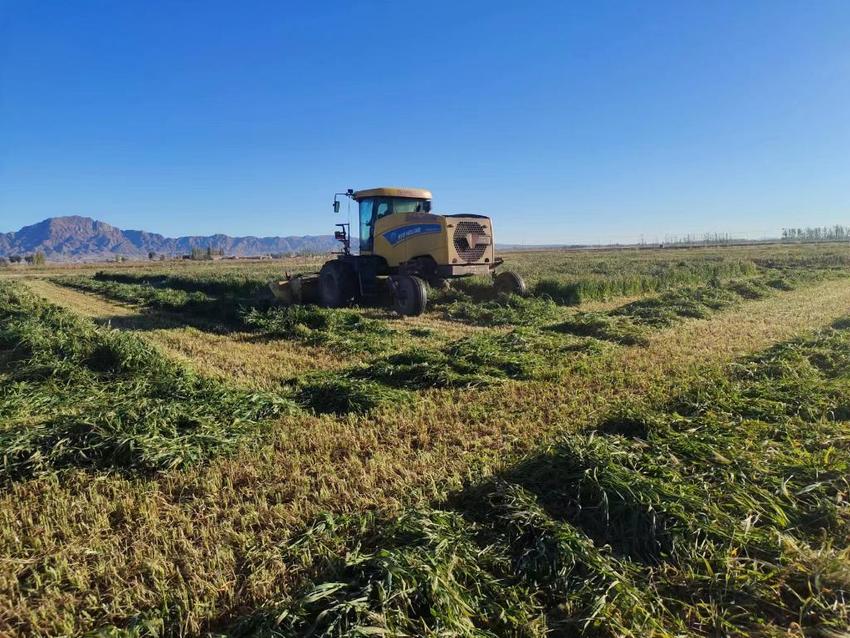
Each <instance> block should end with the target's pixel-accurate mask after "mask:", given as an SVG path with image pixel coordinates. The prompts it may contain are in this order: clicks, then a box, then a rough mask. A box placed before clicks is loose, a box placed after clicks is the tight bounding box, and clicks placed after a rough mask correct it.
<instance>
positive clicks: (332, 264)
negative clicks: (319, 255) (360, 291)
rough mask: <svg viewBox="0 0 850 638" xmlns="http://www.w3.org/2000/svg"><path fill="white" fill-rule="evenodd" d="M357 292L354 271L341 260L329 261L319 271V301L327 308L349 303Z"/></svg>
mask: <svg viewBox="0 0 850 638" xmlns="http://www.w3.org/2000/svg"><path fill="white" fill-rule="evenodd" d="M355 293H356V286H355V279H354V272H353V271H352V269H351V268H350V267H349V266H348V265H347V264H344V263H342V262H341V261H328V262H325V265H324V266H322V269H321V270H320V271H319V301H320V302H321V304H322V305H323V306H324V307H325V308H339V307H341V306H346V305H348V304H349V303H350V302H351V300H352V299H353V298H354V295H355Z"/></svg>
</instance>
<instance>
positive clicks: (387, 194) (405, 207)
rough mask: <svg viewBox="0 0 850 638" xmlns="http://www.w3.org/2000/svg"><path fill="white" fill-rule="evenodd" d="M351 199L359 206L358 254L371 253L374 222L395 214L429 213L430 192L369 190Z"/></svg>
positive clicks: (415, 189)
mask: <svg viewBox="0 0 850 638" xmlns="http://www.w3.org/2000/svg"><path fill="white" fill-rule="evenodd" d="M351 198H352V199H354V201H356V202H357V203H358V204H359V206H360V254H361V255H362V254H364V253H369V252H372V249H373V246H374V232H373V231H374V229H375V222H377V221H378V220H379V219H380V218H381V217H386V216H387V215H393V214H396V213H429V212H431V191H426V190H422V189H419V188H370V189H369V190H362V191H356V192H354V193H352V194H351Z"/></svg>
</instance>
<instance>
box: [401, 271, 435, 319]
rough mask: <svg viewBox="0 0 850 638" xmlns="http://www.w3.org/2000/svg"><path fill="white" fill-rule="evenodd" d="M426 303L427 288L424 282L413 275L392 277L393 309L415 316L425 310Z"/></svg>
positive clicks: (402, 313)
mask: <svg viewBox="0 0 850 638" xmlns="http://www.w3.org/2000/svg"><path fill="white" fill-rule="evenodd" d="M427 304H428V288H427V287H426V286H425V282H424V281H422V280H421V279H420V278H419V277H414V276H413V275H399V276H398V277H395V278H394V286H393V310H395V311H396V312H397V313H398V314H400V315H407V316H409V317H416V316H418V315H421V314H422V313H423V312H425V306H426V305H427Z"/></svg>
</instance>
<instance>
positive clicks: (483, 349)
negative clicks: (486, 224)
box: [294, 328, 604, 414]
mask: <svg viewBox="0 0 850 638" xmlns="http://www.w3.org/2000/svg"><path fill="white" fill-rule="evenodd" d="M603 350H604V346H602V345H601V344H599V343H598V342H594V341H592V340H587V339H578V338H575V337H565V336H562V335H555V334H552V333H541V332H540V331H536V330H532V329H528V328H517V329H514V330H512V331H510V332H500V333H492V332H482V333H479V334H475V335H471V336H467V337H463V338H460V339H456V340H454V341H451V342H449V343H448V344H446V345H445V346H443V347H441V348H439V349H433V348H423V347H416V348H410V349H407V350H403V351H401V352H396V353H392V354H389V355H385V356H382V357H377V358H373V359H371V360H367V361H364V362H363V363H360V364H357V365H354V366H352V367H350V368H348V369H345V370H341V371H338V372H326V373H319V374H316V375H308V376H305V377H303V378H301V379H298V380H295V382H294V383H295V387H296V388H297V389H298V390H297V391H298V396H300V397H301V399H302V405H304V406H305V407H307V408H309V409H312V410H313V411H314V412H333V413H337V414H342V413H347V412H358V413H363V412H366V411H368V410H371V409H373V408H375V407H377V406H378V405H381V404H391V405H392V404H395V405H398V404H401V403H406V402H409V401H411V400H412V397H411V395H410V394H409V392H408V391H418V390H428V389H443V388H471V387H481V386H486V385H490V384H494V383H499V382H501V381H505V380H507V379H514V380H526V381H527V380H532V379H534V380H538V381H542V380H549V381H555V380H557V379H558V378H559V375H560V374H562V373H563V372H564V371H565V370H567V369H571V370H576V369H578V368H580V367H581V366H582V365H583V364H586V363H587V362H588V361H589V360H590V359H591V358H593V357H595V356H597V355H599V354H600V353H601V352H602V351H603Z"/></svg>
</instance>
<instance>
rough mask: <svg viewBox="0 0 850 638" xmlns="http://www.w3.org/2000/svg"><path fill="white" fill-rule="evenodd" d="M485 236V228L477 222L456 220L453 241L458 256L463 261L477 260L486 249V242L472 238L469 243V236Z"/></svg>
mask: <svg viewBox="0 0 850 638" xmlns="http://www.w3.org/2000/svg"><path fill="white" fill-rule="evenodd" d="M470 236H472V237H480V236H484V237H486V236H487V230H486V229H485V228H484V226H482V225H481V224H479V223H478V222H458V225H457V228H455V234H454V243H455V250H456V251H457V254H458V257H460V258H461V259H463V260H464V261H468V262H472V261H478V260H479V259H481V257H483V256H484V252H485V251H486V250H487V243H485V242H481V243H478V242H476V241H474V240H473V242H472V244H471V245H470V242H469V237H470Z"/></svg>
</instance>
